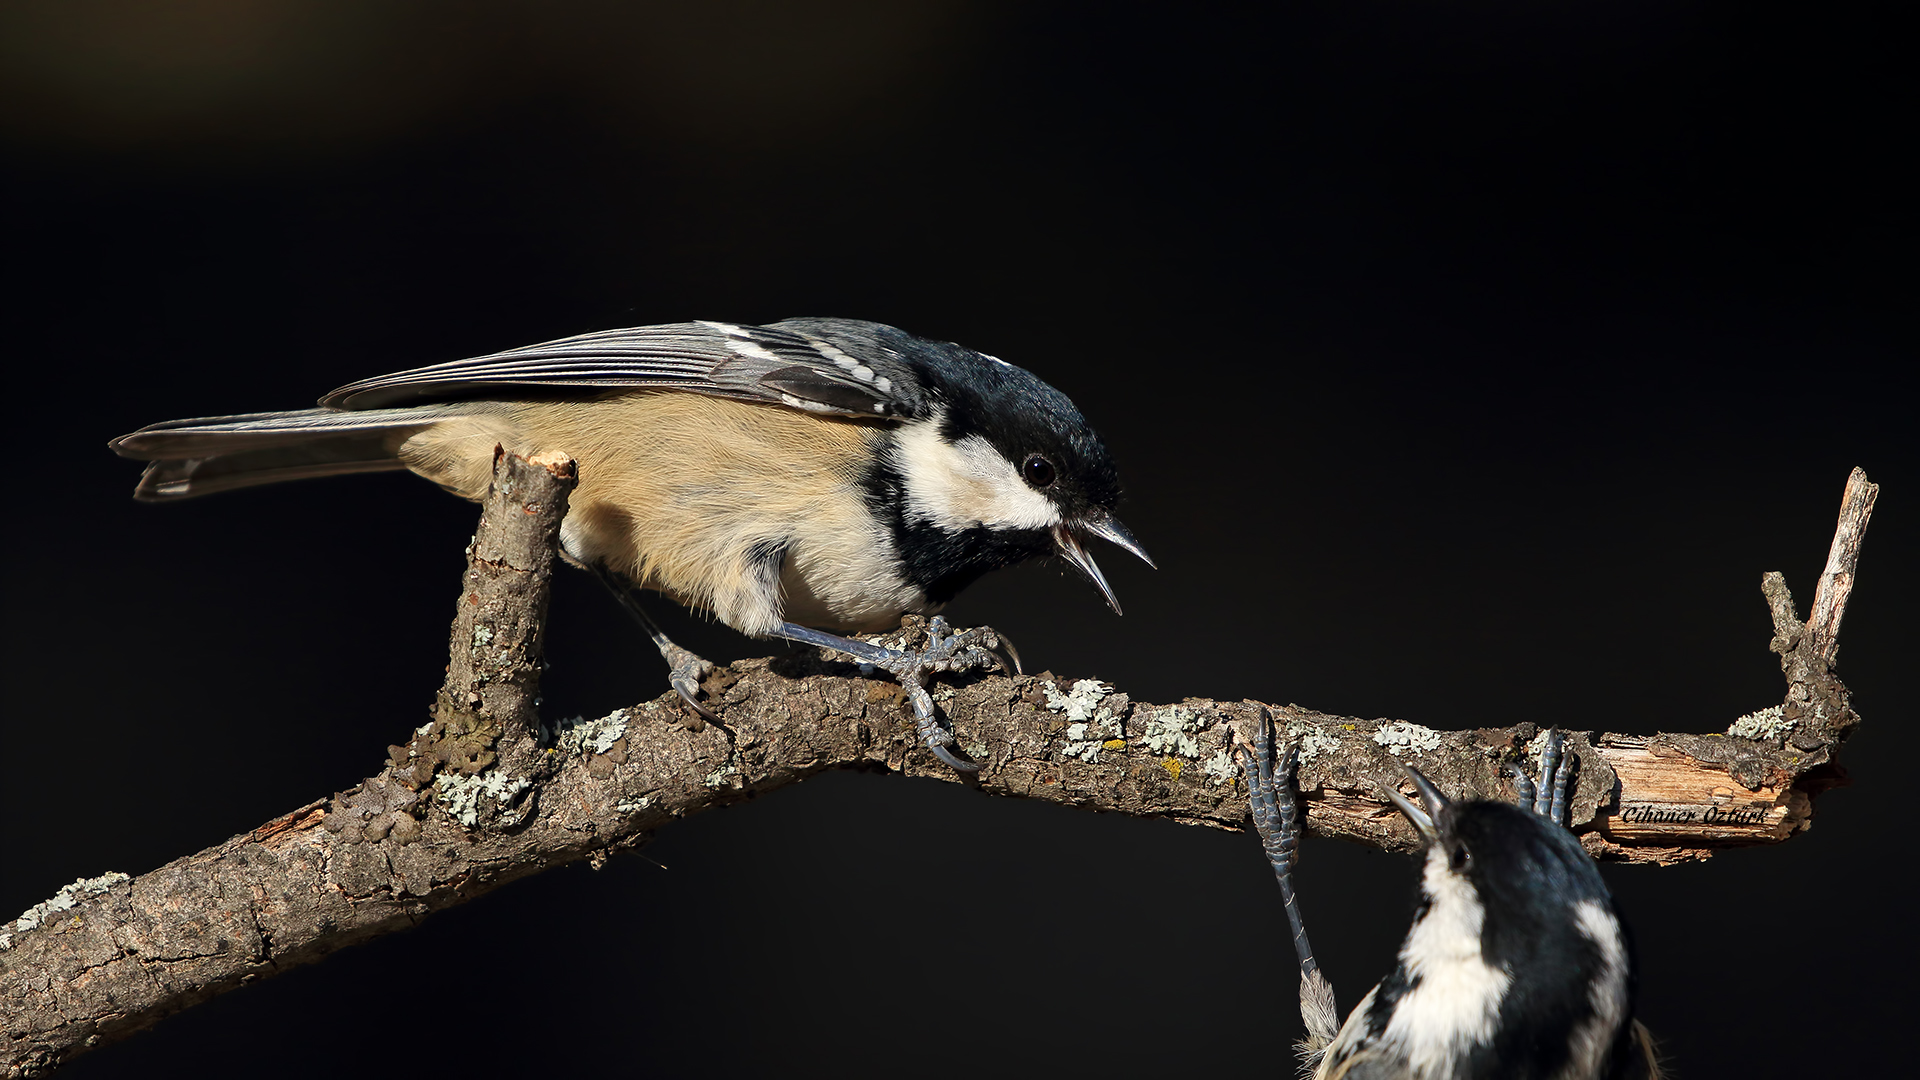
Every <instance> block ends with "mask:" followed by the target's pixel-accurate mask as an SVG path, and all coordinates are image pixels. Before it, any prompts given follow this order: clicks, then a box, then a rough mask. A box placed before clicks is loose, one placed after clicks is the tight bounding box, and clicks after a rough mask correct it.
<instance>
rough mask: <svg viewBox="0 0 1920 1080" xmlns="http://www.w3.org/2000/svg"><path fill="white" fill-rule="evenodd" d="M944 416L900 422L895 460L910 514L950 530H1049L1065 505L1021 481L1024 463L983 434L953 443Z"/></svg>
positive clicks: (909, 515) (894, 453)
mask: <svg viewBox="0 0 1920 1080" xmlns="http://www.w3.org/2000/svg"><path fill="white" fill-rule="evenodd" d="M940 421H941V415H940V414H938V413H936V414H934V416H933V417H932V418H931V419H927V420H916V421H913V422H911V423H908V424H903V425H901V427H900V429H899V430H898V431H897V432H896V433H895V435H894V449H893V455H894V463H895V464H896V465H897V466H898V467H899V469H900V472H901V474H902V475H903V476H904V477H905V478H906V489H907V490H906V496H907V499H906V502H907V517H908V519H909V520H913V521H925V522H929V523H931V524H934V525H937V526H940V527H941V528H946V529H956V530H958V529H970V528H973V527H975V526H978V525H984V526H986V527H988V528H990V529H1048V528H1052V527H1053V526H1054V525H1057V524H1059V522H1060V508H1059V507H1057V506H1055V505H1054V504H1053V502H1052V500H1050V499H1048V498H1047V497H1046V496H1045V495H1042V494H1040V493H1039V492H1038V491H1035V490H1034V489H1032V488H1031V487H1028V486H1027V484H1026V482H1025V481H1023V480H1021V479H1020V467H1019V466H1017V465H1015V464H1014V463H1013V462H1011V461H1008V460H1007V459H1006V458H1004V457H1002V456H1001V455H1000V451H998V450H995V449H994V448H993V444H992V443H989V442H988V441H987V440H985V439H983V438H981V437H980V436H978V435H969V436H967V437H966V438H964V439H961V440H960V441H959V442H955V443H950V442H947V441H946V440H945V439H943V438H941V437H940Z"/></svg>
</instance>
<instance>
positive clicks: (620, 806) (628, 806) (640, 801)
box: [613, 795, 653, 814]
mask: <svg viewBox="0 0 1920 1080" xmlns="http://www.w3.org/2000/svg"><path fill="white" fill-rule="evenodd" d="M652 805H653V796H651V795H642V796H640V797H639V798H637V799H621V800H620V801H619V802H617V803H614V804H613V808H614V809H615V810H618V811H619V812H620V813H622V814H637V813H639V812H640V811H642V810H645V809H646V808H647V807H649V806H652Z"/></svg>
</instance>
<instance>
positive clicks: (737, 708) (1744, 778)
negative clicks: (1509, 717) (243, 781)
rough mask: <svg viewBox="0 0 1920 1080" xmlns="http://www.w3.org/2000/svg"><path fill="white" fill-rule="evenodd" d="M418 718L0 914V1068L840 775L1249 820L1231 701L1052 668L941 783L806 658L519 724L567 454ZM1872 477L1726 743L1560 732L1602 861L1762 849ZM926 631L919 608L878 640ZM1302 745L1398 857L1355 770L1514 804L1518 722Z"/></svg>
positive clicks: (522, 518)
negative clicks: (1782, 679) (887, 776)
mask: <svg viewBox="0 0 1920 1080" xmlns="http://www.w3.org/2000/svg"><path fill="white" fill-rule="evenodd" d="M495 469H496V472H495V487H494V491H493V492H492V493H491V494H490V496H489V499H488V501H487V503H486V504H485V507H484V509H483V511H482V517H481V525H480V528H479V530H478V531H477V532H476V534H475V539H474V543H473V546H472V548H471V549H470V563H469V568H468V571H467V577H466V578H465V580H464V586H465V587H464V588H463V589H462V593H461V603H460V606H459V614H458V617H457V618H456V620H455V623H454V629H453V636H452V647H451V652H452V662H451V663H450V664H449V666H448V674H447V683H446V686H445V688H444V689H443V690H442V692H441V695H440V697H439V700H438V701H437V702H436V705H435V709H434V718H433V721H432V722H431V723H430V724H428V725H427V726H426V727H423V728H422V729H421V730H420V731H419V732H417V733H416V734H415V736H414V738H413V739H412V740H411V741H410V742H409V743H408V744H406V745H405V746H396V747H393V748H392V749H391V754H390V757H391V761H390V763H389V767H388V768H387V769H385V770H383V771H382V772H381V773H380V774H379V775H378V776H374V777H370V778H368V779H367V780H365V781H363V782H361V783H360V784H359V785H357V786H356V787H354V788H353V789H352V790H349V791H346V792H342V793H341V794H339V795H336V796H334V797H332V798H331V799H321V800H316V801H314V802H311V803H308V804H306V805H305V806H302V807H300V808H298V809H296V810H294V811H293V812H291V813H289V814H286V815H284V816H282V817H280V818H278V819H276V820H274V821H271V822H268V823H267V824H265V825H262V826H260V827H259V828H257V829H255V830H253V831H252V832H251V833H247V834H244V835H241V836H237V837H234V838H232V839H230V840H228V841H226V842H225V843H223V844H220V845H217V846H215V847H212V848H209V849H207V850H205V851H202V852H199V853H197V854H194V855H190V856H187V857H185V858H182V859H179V860H176V861H174V862H172V863H169V864H167V865H166V866H163V867H161V868H159V869H157V870H154V871H152V872H149V873H147V874H143V875H141V876H140V877H138V878H129V877H128V876H126V875H124V874H112V875H104V876H102V877H100V878H94V879H90V880H88V881H83V882H76V883H75V885H73V886H69V887H68V889H66V890H63V891H62V893H61V894H60V895H59V896H56V897H55V898H54V899H52V900H50V901H48V902H46V903H44V904H41V905H39V906H37V907H36V908H35V909H33V910H32V911H29V912H28V913H27V914H26V915H24V916H23V917H22V918H21V919H19V920H16V921H15V922H14V923H11V924H0V1009H3V1010H4V1021H3V1022H0V1034H3V1036H4V1038H3V1040H0V1067H4V1070H5V1072H6V1075H7V1076H27V1075H33V1074H35V1073H38V1072H41V1071H44V1070H46V1069H49V1068H51V1067H53V1066H55V1065H57V1064H58V1063H59V1062H61V1061H64V1060H67V1059H69V1058H71V1057H73V1056H74V1055H76V1054H78V1053H81V1052H83V1051H84V1050H86V1049H88V1048H90V1047H92V1046H94V1045H97V1044H99V1043H101V1042H105V1041H110V1040H114V1039H119V1038H122V1037H125V1036H126V1035H129V1034H131V1033H133V1032H136V1031H139V1030H141V1029H142V1028H145V1027H148V1026H150V1025H152V1024H153V1023H155V1022H156V1021H158V1020H159V1019H161V1018H163V1017H165V1016H167V1015H169V1014H171V1013H174V1012H178V1011H179V1010H181V1009H184V1008H187V1007H189V1006H191V1005H194V1004H196V1003H198V1002H200V1001H204V1000H207V999H208V998H211V997H213V996H215V995H217V994H220V993H223V992H225V991H227V990H230V989H233V988H235V987H237V986H241V985H244V984H246V983H249V982H252V981H254V980H256V979H259V978H262V977H265V976H268V975H272V974H275V973H278V972H279V971H282V970H284V969H286V968H289V967H293V966H297V965H299V964H302V963H307V962H310V961H313V960H317V959H319V958H320V957H323V956H325V955H327V954H328V953H331V952H334V951H336V950H338V949H341V948H345V947H347V946H349V945H353V944H357V943H359V942H362V941H365V940H368V939H370V938H373V937H376V936H378V935H380V934H384V933H387V932H389V931H392V930H398V929H404V928H406V927H410V926H412V925H413V924H415V923H416V922H418V921H419V920H420V919H422V918H424V917H425V916H427V915H429V914H431V913H432V912H434V911H438V910H441V909H443V908H447V907H450V906H453V905H455V904H459V903H464V902H465V901H467V900H469V899H472V898H473V897H476V896H479V895H482V894H484V893H486V892H489V891H491V890H492V889H494V888H497V887H499V886H501V885H504V884H506V883H508V882H510V881H514V880H516V879H518V878H522V877H525V876H528V875H530V874H534V873H537V872H539V871H541V870H543V869H545V868H547V867H550V866H556V865H560V864H563V863H567V862H572V861H575V860H579V859H590V860H593V861H594V862H595V864H596V865H598V863H599V862H600V861H602V860H604V859H605V858H606V857H607V856H608V855H609V854H610V853H612V852H614V851H617V850H619V849H621V848H626V847H633V846H637V845H639V844H642V843H644V842H645V841H646V840H647V838H648V837H649V836H650V834H651V833H652V832H653V831H654V830H656V829H658V828H660V827H661V826H663V825H666V824H669V823H670V822H672V821H673V820H675V819H676V818H680V817H684V816H686V815H688V814H693V813H697V812H699V811H701V810H705V809H709V808H712V807H715V806H721V805H725V804H728V803H735V802H741V801H744V800H746V799H750V798H752V797H754V796H755V795H757V794H759V793H761V792H765V791H771V790H773V789H775V788H779V787H782V786H784V785H787V784H790V783H793V782H795V781H798V780H801V779H804V778H805V777H807V776H810V775H813V774H816V773H819V772H822V771H824V770H827V769H835V768H871V769H888V770H892V771H897V772H905V773H908V774H911V775H915V776H925V777H929V778H931V779H935V780H940V781H943V782H947V783H967V784H972V785H976V786H978V787H979V788H981V789H982V790H983V791H986V792H989V793H993V794H1001V795H1014V796H1023V797H1028V798H1039V799H1046V800H1048V801H1052V802H1060V803H1066V804H1069V805H1073V806H1081V807H1085V808H1088V809H1091V810H1104V811H1115V812H1119V813H1126V814H1134V815H1139V816H1148V817H1164V818H1171V819H1174V820H1176V821H1181V822H1185V823H1189V824H1196V825H1211V826H1215V827H1219V828H1226V829H1240V828H1244V827H1245V822H1246V819H1247V804H1246V797H1245V791H1244V787H1243V785H1241V784H1240V782H1239V777H1238V769H1237V766H1236V765H1235V764H1234V763H1233V759H1232V755H1231V752H1230V747H1231V741H1232V739H1233V738H1234V731H1235V730H1236V729H1238V730H1239V731H1241V732H1245V733H1248V734H1250V733H1251V731H1252V724H1253V722H1254V718H1255V717H1256V716H1257V713H1258V709H1259V708H1260V707H1261V706H1259V705H1258V703H1254V702H1222V701H1214V700H1209V699H1203V698H1190V699H1187V700H1186V701H1183V702H1180V703H1178V704H1169V705H1152V704H1146V703H1135V702H1133V701H1131V700H1130V698H1129V697H1128V695H1127V694H1126V693H1125V692H1124V691H1122V690H1117V689H1115V688H1112V687H1110V686H1108V685H1106V684H1104V683H1100V682H1097V681H1094V680H1069V679H1061V678H1057V677H1055V676H1054V675H1052V674H1051V673H1042V674H1039V675H1033V676H1023V677H1017V678H1006V677H1000V676H995V677H989V678H980V679H976V680H974V681H971V682H968V683H965V684H963V685H958V686H949V687H943V688H941V689H940V690H939V691H938V692H937V693H936V694H935V698H936V700H937V701H939V703H940V706H941V708H942V710H943V711H944V712H945V714H946V716H947V717H948V719H949V721H950V722H951V724H952V726H953V729H954V731H955V732H956V734H957V735H958V739H959V742H960V745H961V747H962V748H963V749H964V750H965V751H966V752H967V753H968V755H969V756H971V757H972V758H973V759H974V760H976V761H979V762H981V763H982V764H983V767H982V769H981V771H980V773H979V774H978V775H977V776H975V777H962V776H959V775H957V774H955V773H954V772H953V771H952V770H950V769H947V768H946V767H945V766H942V765H940V764H939V763H938V762H936V761H934V760H933V758H932V757H931V755H929V754H928V753H927V752H925V751H924V750H922V749H920V747H919V745H918V740H917V738H916V735H915V730H914V724H913V720H912V717H911V713H910V710H909V708H908V707H907V706H906V705H905V703H904V701H903V700H902V698H901V695H900V694H899V691H898V687H896V686H894V685H892V684H890V683H887V682H882V681H879V680H876V679H870V678H865V677H862V676H861V675H860V673H859V671H858V669H857V668H855V667H853V666H852V665H849V664H844V663H839V662H836V661H833V660H831V659H829V658H827V657H825V656H822V655H818V654H809V655H799V656H793V657H785V658H775V659H766V660H751V661H745V662H742V663H738V664H735V665H733V666H732V668H731V669H719V670H717V671H716V672H715V673H714V675H713V676H711V677H710V678H709V679H708V682H707V684H706V690H707V693H708V697H709V700H710V701H711V702H712V703H714V704H715V705H716V707H717V711H718V712H719V713H720V715H721V716H722V718H723V720H722V723H719V724H714V723H703V722H701V721H699V720H698V719H697V718H693V717H691V716H690V715H689V714H688V712H687V711H686V710H685V709H684V708H683V707H682V706H681V705H680V704H679V702H678V701H677V699H676V698H675V697H674V696H673V695H671V694H667V695H663V696H662V697H660V698H657V699H655V700H653V701H649V702H644V703H642V704H639V705H635V706H632V707H630V708H626V709H621V710H619V711H617V712H615V713H612V714H610V715H608V716H605V717H601V718H599V719H596V720H592V721H587V722H584V723H577V724H572V725H563V726H562V727H561V728H560V729H558V730H555V729H551V728H549V729H546V730H544V731H542V732H541V733H540V735H539V736H538V737H536V736H535V731H536V730H538V727H537V726H538V720H537V716H536V712H535V708H534V705H535V703H536V701H537V697H536V694H537V680H538V672H539V664H540V639H541V636H542V630H541V627H542V621H543V619H544V615H545V608H546V586H547V577H548V574H549V572H550V566H551V562H552V554H551V553H552V550H553V544H554V537H555V535H556V534H557V530H558V523H559V521H560V518H561V517H562V516H564V513H565V502H566V493H567V491H568V490H569V489H570V488H571V486H572V480H573V474H572V467H571V463H570V462H549V463H544V467H543V464H542V463H529V462H526V461H523V460H520V459H517V458H514V457H511V456H501V457H499V458H497V459H496V462H495ZM1876 493H1877V488H1876V487H1875V486H1874V485H1872V484H1869V483H1867V481H1866V477H1865V476H1864V474H1862V473H1861V472H1860V471H1859V470H1855V471H1854V473H1853V476H1852V478H1851V479H1850V480H1849V482H1848V486H1847V495H1846V499H1845V501H1844V502H1843V505H1842V512H1841V518H1840V525H1839V528H1838V530H1837V532H1836V534H1835V539H1834V545H1833V553H1832V555H1831V556H1830V557H1829V560H1828V565H1827V571H1826V573H1825V574H1823V575H1822V577H1821V582H1820V586H1819V588H1818V589H1817V591H1816V594H1815V601H1814V615H1813V620H1812V622H1811V623H1809V624H1802V623H1800V622H1799V621H1798V618H1797V616H1796V614H1795V610H1794V606H1793V601H1792V597H1791V595H1790V594H1789V593H1788V592H1787V590H1786V585H1785V582H1784V580H1783V579H1782V578H1781V577H1780V575H1778V574H1769V575H1767V577H1766V579H1765V582H1764V584H1763V588H1764V590H1765V593H1766V596H1767V599H1768V602H1769V604H1770V606H1771V609H1772V612H1773V617H1774V628H1775V636H1774V641H1773V643H1772V647H1773V648H1774V651H1776V652H1779V653H1780V654H1781V657H1782V667H1783V670H1784V671H1785V672H1786V674H1787V678H1788V692H1787V697H1786V700H1785V701H1784V702H1783V703H1782V704H1780V705H1776V706H1773V707H1771V708H1768V709H1762V710H1760V711H1759V712H1756V713H1753V714H1750V715H1748V716H1745V717H1741V718H1740V719H1739V720H1737V721H1735V722H1734V724H1733V726H1732V727H1731V728H1730V729H1728V730H1727V731H1726V732H1725V733H1710V734H1700V735H1667V734H1662V735H1652V736H1642V735H1622V734H1605V733H1589V732H1572V733H1569V739H1568V742H1569V745H1570V746H1571V747H1572V748H1573V749H1574V750H1575V751H1576V752H1578V753H1579V755H1580V776H1579V779H1578V781H1577V782H1576V787H1575V799H1574V807H1573V810H1572V814H1571V816H1572V820H1573V822H1574V824H1575V826H1576V829H1577V830H1578V831H1580V833H1581V836H1582V841H1583V843H1585V844H1586V846H1587V848H1588V850H1590V851H1592V852H1593V853H1594V854H1595V855H1596V856H1599V857H1604V858H1614V859H1624V860H1629V861H1640V862H1656V863H1669V862H1675V861H1680V860H1686V859H1698V858H1705V857H1707V856H1708V855H1709V854H1711V853H1712V851H1713V850H1714V849H1716V848H1720V847H1728V846H1738V845H1749V844H1764V843H1774V842H1778V841H1780V840H1784V839H1786V838H1787V837H1789V836H1791V835H1792V834H1793V833H1795V832H1796V831H1799V830H1801V829H1804V828H1805V827H1806V826H1807V823H1808V820H1809V818H1810V815H1811V806H1812V804H1811V798H1812V796H1813V795H1815V794H1817V793H1818V792H1819V791H1822V790H1824V789H1825V788H1828V787H1831V786H1834V785H1835V784H1836V783H1838V782H1840V773H1839V771H1838V766H1837V765H1836V764H1835V762H1834V755H1835V753H1836V752H1837V750H1838V748H1839V745H1840V742H1841V740H1842V739H1843V738H1844V737H1845V736H1846V734H1847V733H1848V732H1849V731H1851V730H1852V729H1853V727H1854V726H1856V725H1857V724H1858V721H1859V718H1858V717H1857V716H1856V715H1855V714H1854V713H1853V712H1852V711H1851V709H1850V708H1849V706H1848V704H1847V691H1846V687H1845V686H1844V685H1842V684H1841V683H1840V681H1839V680H1838V679H1837V678H1835V677H1834V676H1833V673H1832V663H1833V658H1834V656H1835V654H1836V648H1837V634H1838V629H1839V625H1840V620H1841V617H1842V615H1843V614H1844V609H1845V605H1846V601H1847V596H1848V592H1849V590H1850V588H1851V586H1852V582H1853V576H1854V569H1855V566H1856V564H1857V561H1858V558H1859V547H1860V538H1861V536H1862V534H1863V533H1864V530H1865V527H1866V522H1867V518H1868V515H1869V514H1870V513H1871V510H1872V505H1873V499H1874V496H1875V494H1876ZM918 632H920V628H919V627H918V625H917V623H916V622H915V621H914V620H909V624H908V625H907V626H906V627H905V628H903V631H902V633H903V634H905V635H907V636H912V635H913V634H915V633H918ZM1273 711H1274V713H1275V716H1276V719H1277V721H1278V722H1279V723H1281V724H1283V725H1284V726H1285V727H1286V729H1287V731H1288V733H1289V736H1290V737H1291V738H1294V739H1296V740H1298V741H1299V742H1300V745H1301V752H1300V767H1299V773H1298V783H1299V786H1300V788H1301V790H1302V792H1303V793H1304V795H1305V804H1306V808H1307V821H1308V827H1309V828H1310V829H1311V830H1312V831H1313V832H1315V833H1317V834H1319V835H1323V836H1337V837H1342V838H1345V839H1350V840H1358V841H1360V842H1362V843H1367V844H1372V845H1376V846H1380V847H1387V848H1395V849H1409V848H1411V847H1413V846H1414V844H1415V841H1414V838H1413V835H1412V833H1411V831H1410V830H1409V829H1408V828H1407V827H1406V826H1405V825H1404V823H1403V822H1402V821H1401V820H1400V818H1399V816H1398V815H1397V814H1396V813H1395V812H1394V811H1393V810H1392V808H1391V806H1390V804H1388V803H1386V802H1385V800H1384V798H1383V797H1382V796H1381V795H1380V794H1379V787H1378V783H1377V779H1376V778H1382V777H1394V776H1396V775H1397V772H1398V770H1397V764H1398V761H1399V760H1400V759H1402V758H1407V759H1413V760H1418V761H1419V763H1420V768H1421V770H1422V771H1423V772H1426V773H1427V774H1428V775H1429V776H1431V777H1433V778H1434V780H1435V781H1436V782H1437V783H1438V784H1439V786H1440V787H1441V788H1442V789H1444V790H1447V791H1456V792H1464V791H1478V792H1483V793H1487V794H1490V795H1494V796H1497V797H1509V796H1510V794H1511V789H1510V787H1509V785H1508V782H1507V780H1506V779H1505V778H1504V777H1503V776H1502V774H1501V766H1502V765H1503V764H1504V763H1505V762H1507V761H1509V760H1513V759H1514V758H1515V757H1516V756H1518V755H1520V754H1522V753H1524V752H1525V750H1526V747H1527V744H1528V743H1529V741H1530V740H1532V739H1533V738H1535V737H1536V736H1537V735H1538V734H1539V729H1538V728H1537V727H1536V726H1535V725H1532V724H1520V725H1516V726H1514V727H1510V728H1483V729H1477V730H1472V731H1460V732H1441V731H1435V730H1432V729H1429V728H1424V727H1421V726H1419V725H1416V724H1411V723H1408V722H1405V721H1387V720H1364V719H1360V718H1356V717H1342V716H1333V715H1329V714H1326V713H1320V712H1315V711H1313V710H1310V709H1305V708H1302V707H1300V706H1297V705H1287V706H1280V707H1274V708H1273Z"/></svg>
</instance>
